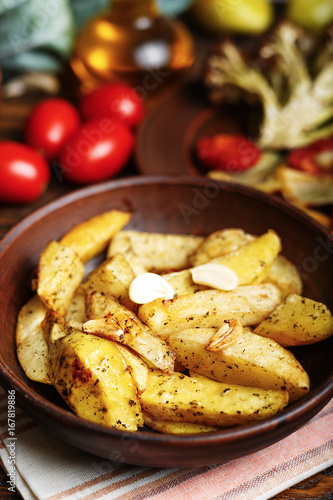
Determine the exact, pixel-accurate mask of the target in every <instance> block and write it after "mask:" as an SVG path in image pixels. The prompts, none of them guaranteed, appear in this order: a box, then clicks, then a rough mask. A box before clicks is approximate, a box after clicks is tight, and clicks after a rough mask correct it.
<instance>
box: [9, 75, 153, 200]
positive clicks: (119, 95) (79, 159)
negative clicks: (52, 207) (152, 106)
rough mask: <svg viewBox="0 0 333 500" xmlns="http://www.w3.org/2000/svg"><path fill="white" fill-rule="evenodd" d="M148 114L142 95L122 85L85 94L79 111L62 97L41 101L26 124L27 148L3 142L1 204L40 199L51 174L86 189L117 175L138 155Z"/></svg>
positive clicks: (10, 142) (100, 88) (25, 137)
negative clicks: (138, 137)
mask: <svg viewBox="0 0 333 500" xmlns="http://www.w3.org/2000/svg"><path fill="white" fill-rule="evenodd" d="M144 113H145V107H144V103H143V101H142V99H141V97H140V96H139V95H138V93H137V92H136V91H135V90H134V89H132V88H131V87H129V86H128V85H125V84H118V83H114V84H106V85H103V86H102V87H99V88H97V89H96V90H93V91H92V92H91V93H90V94H86V95H84V96H83V97H82V98H81V101H80V103H79V106H78V108H77V107H75V106H74V105H73V104H71V103H70V102H69V101H67V100H65V99H62V98H49V99H46V100H44V101H42V102H41V103H39V104H38V105H37V106H36V107H35V108H34V109H33V110H32V112H31V113H30V115H29V117H28V119H27V121H26V124H25V128H24V141H25V144H22V143H19V142H14V141H3V142H0V174H1V184H0V201H3V202H13V203H29V202H32V201H34V200H36V199H37V198H39V196H41V194H42V193H43V191H44V190H45V189H46V187H47V185H48V183H49V181H50V178H51V170H52V169H54V170H56V173H57V175H58V178H59V176H60V177H61V178H65V179H67V180H68V181H70V182H73V183H75V184H81V185H83V184H90V183H95V182H100V181H103V180H105V179H108V178H110V177H113V176H115V175H116V174H117V173H119V172H120V170H121V169H122V168H123V167H124V166H125V164H126V163H127V161H128V159H129V157H130V155H131V153H132V151H133V147H134V133H135V129H136V127H137V126H138V125H139V124H140V122H141V121H142V119H143V116H144Z"/></svg>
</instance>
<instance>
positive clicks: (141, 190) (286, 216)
mask: <svg viewBox="0 0 333 500" xmlns="http://www.w3.org/2000/svg"><path fill="white" fill-rule="evenodd" d="M111 208H117V209H122V210H131V212H132V213H133V216H132V220H131V222H130V227H131V228H133V229H139V230H147V231H159V232H166V231H169V232H175V233H188V234H192V233H194V234H207V233H209V232H211V231H214V230H217V229H220V228H224V227H242V228H244V229H245V230H246V231H249V232H251V233H255V234H260V233H262V232H264V231H266V230H267V229H268V228H273V229H275V230H276V231H277V232H278V233H279V235H280V236H281V238H282V245H283V253H284V254H285V256H286V257H288V258H289V259H290V260H291V261H292V262H294V264H295V265H296V266H297V267H298V268H299V270H300V271H301V273H302V275H303V279H304V295H306V296H309V297H312V298H313V299H316V300H321V301H323V302H326V303H327V305H328V306H329V307H330V309H331V310H332V309H333V296H332V288H331V285H332V275H333V259H332V248H333V238H332V235H330V234H329V233H328V232H327V231H326V230H325V229H323V228H322V227H321V226H320V225H318V224H317V223H316V222H314V221H313V220H310V219H309V218H308V217H307V216H305V215H303V214H302V213H301V212H299V211H297V210H296V209H293V208H291V207H290V206H289V205H287V204H285V203H284V202H281V201H279V200H277V199H275V198H272V197H268V196H266V195H264V194H261V193H259V192H257V191H254V190H251V189H249V188H245V187H241V186H235V185H228V184H224V183H216V182H213V181H207V180H206V179H204V178H193V177H188V178H183V179H181V178H177V179H170V178H168V177H155V178H154V177H145V176H142V177H136V178H127V179H124V180H119V181H116V182H112V181H111V182H108V183H105V184H102V185H96V186H92V187H89V188H85V189H82V190H79V191H76V192H74V193H72V194H70V195H67V196H65V197H63V198H60V199H58V200H56V201H55V202H52V203H51V204H49V205H47V206H44V207H43V208H42V209H40V210H38V211H37V212H35V213H33V214H32V215H30V216H29V217H27V218H26V219H24V220H23V221H22V222H20V223H19V224H18V225H17V226H16V227H15V228H14V229H12V230H11V231H10V233H8V235H7V236H6V237H5V238H4V240H3V241H2V243H1V246H0V269H1V274H0V300H1V315H0V334H1V353H0V381H1V383H2V385H3V386H4V388H5V389H9V388H11V389H15V391H16V399H17V403H18V405H19V406H20V407H22V409H23V410H25V411H26V412H27V413H28V414H29V415H30V416H31V417H32V418H33V419H34V420H36V421H37V422H38V423H39V424H40V425H41V426H43V427H44V428H46V429H47V430H48V431H50V432H52V433H54V434H55V435H56V436H58V437H59V438H60V439H62V440H64V441H66V442H67V443H70V444H71V445H73V446H75V447H77V448H79V449H82V450H85V451H87V452H90V453H92V454H95V455H97V456H100V457H104V458H110V454H111V453H115V452H118V453H119V456H120V457H121V461H123V462H125V463H130V464H139V465H145V466H154V467H192V466H193V467H194V466H202V465H211V464H216V463H222V462H225V461H227V460H231V459H234V458H237V457H240V456H243V455H246V454H249V453H252V452H255V451H257V450H259V449H262V448H264V447H266V446H268V445H270V444H272V443H274V442H276V441H279V440H280V439H282V438H284V437H285V436H287V435H289V434H290V433H292V432H294V431H295V430H296V429H298V428H299V427H300V426H302V425H304V424H305V423H306V422H307V421H308V420H309V419H311V418H312V417H313V416H314V415H316V413H317V412H318V411H319V410H320V409H321V408H322V407H323V406H324V405H325V404H326V403H327V402H328V401H329V400H330V398H331V397H332V396H333V367H332V357H333V338H331V339H329V340H327V341H324V342H322V343H318V344H317V345H313V346H305V347H302V348H299V349H294V352H295V354H296V355H297V357H298V358H299V360H300V362H301V363H302V364H303V365H304V367H305V369H306V370H307V371H308V373H309V375H310V379H311V392H310V393H309V394H308V395H307V396H305V397H304V398H303V399H302V400H300V401H298V402H297V403H295V404H293V405H291V406H290V407H288V408H287V409H286V410H284V411H283V412H282V413H281V414H279V415H278V416H276V417H274V418H271V419H269V420H267V421H265V422H261V423H258V424H253V425H252V424H251V425H247V426H244V427H239V428H234V429H225V430H223V431H220V432H215V433H211V434H203V435H195V436H168V435H162V434H157V433H154V432H149V431H139V432H136V433H133V434H132V433H131V434H129V433H126V432H125V431H120V430H113V429H109V428H106V427H103V426H100V425H97V424H94V423H90V422H88V421H85V420H83V419H81V418H78V417H76V416H75V415H74V414H73V413H71V412H70V411H69V410H68V409H67V408H66V406H65V405H64V404H63V403H62V400H61V398H60V397H59V396H58V394H57V393H56V391H55V390H54V389H53V388H52V387H49V386H45V385H43V384H37V383H33V382H31V381H29V380H28V379H27V378H26V377H25V375H24V374H23V372H22V370H21V368H20V366H19V364H18V361H17V358H16V354H15V339H14V336H15V322H16V317H17V314H18V311H19V309H20V307H21V306H22V305H23V304H24V303H25V301H26V300H27V299H28V298H29V296H30V294H31V292H30V278H31V274H32V272H33V270H34V269H35V266H36V264H37V262H38V258H39V254H40V252H41V250H42V249H43V248H44V246H45V245H46V244H47V242H48V241H49V240H50V239H58V238H60V237H61V235H62V234H63V233H64V232H66V231H68V230H69V229H70V228H71V227H72V226H73V225H74V224H77V223H79V222H81V221H83V220H85V219H87V218H88V217H91V216H93V215H96V214H98V213H101V212H103V211H105V210H109V209H111ZM113 456H114V455H113Z"/></svg>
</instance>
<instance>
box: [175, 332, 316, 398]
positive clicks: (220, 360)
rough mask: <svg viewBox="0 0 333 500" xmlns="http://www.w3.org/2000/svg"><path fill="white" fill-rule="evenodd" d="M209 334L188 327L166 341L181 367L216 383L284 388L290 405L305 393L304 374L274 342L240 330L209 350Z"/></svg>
mask: <svg viewBox="0 0 333 500" xmlns="http://www.w3.org/2000/svg"><path fill="white" fill-rule="evenodd" d="M213 335H214V331H212V330H211V329H209V328H206V329H200V328H199V329H198V328H191V329H189V330H183V331H181V332H178V333H176V334H174V335H171V336H170V337H169V338H168V340H167V341H168V344H169V345H170V347H171V348H172V350H173V351H174V352H175V353H176V359H177V360H178V361H179V362H180V363H181V364H182V365H184V366H186V368H188V369H189V370H193V371H194V372H197V373H199V374H201V375H204V376H206V377H208V378H211V379H213V380H217V381H218V382H227V383H231V384H239V385H246V386H252V387H261V388H263V389H287V391H288V393H289V401H290V402H294V401H296V400H298V399H300V398H301V397H302V396H304V395H305V394H307V393H308V391H309V387H310V381H309V377H308V375H307V373H306V371H305V370H304V368H303V367H302V366H301V364H300V363H299V362H298V361H297V359H296V358H295V356H294V355H293V354H292V353H291V352H290V351H287V350H286V349H284V348H283V347H281V346H280V345H279V344H278V343H277V342H274V340H271V339H266V338H263V337H260V336H259V335H255V334H254V333H251V332H248V331H244V330H243V332H242V333H241V334H240V335H238V336H237V338H236V339H235V340H234V341H233V342H230V343H229V344H227V345H226V346H225V347H223V344H222V345H221V348H220V349H218V350H215V351H212V350H208V347H207V346H208V344H209V342H210V340H211V338H212V336H213Z"/></svg>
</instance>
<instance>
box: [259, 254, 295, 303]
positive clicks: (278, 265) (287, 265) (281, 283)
mask: <svg viewBox="0 0 333 500" xmlns="http://www.w3.org/2000/svg"><path fill="white" fill-rule="evenodd" d="M265 281H266V282H267V283H273V284H274V285H275V286H277V287H278V289H279V290H280V291H281V298H284V297H286V296H287V295H289V294H290V293H297V294H299V295H300V294H301V293H302V291H303V282H302V278H301V275H300V274H299V272H298V271H297V269H296V266H294V264H292V263H291V262H290V261H289V260H288V259H286V258H285V257H284V256H283V255H278V256H277V257H276V259H275V260H274V261H273V264H272V266H271V268H270V270H269V273H268V276H267V278H266V280H265Z"/></svg>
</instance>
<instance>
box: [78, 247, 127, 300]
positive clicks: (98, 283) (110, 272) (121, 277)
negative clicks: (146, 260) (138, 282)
mask: <svg viewBox="0 0 333 500" xmlns="http://www.w3.org/2000/svg"><path fill="white" fill-rule="evenodd" d="M134 278H135V274H134V272H133V270H132V268H131V266H130V264H129V263H128V262H127V260H126V259H125V257H124V256H123V255H121V254H119V253H118V254H116V255H114V256H113V257H111V258H110V259H107V260H105V261H104V262H102V264H100V265H99V266H98V267H97V268H96V269H95V270H94V271H92V272H91V273H90V274H89V275H88V276H87V278H86V279H85V281H84V282H83V283H82V287H81V288H82V290H83V291H84V293H85V294H86V295H89V294H90V293H92V292H100V293H104V294H106V295H112V296H114V297H115V298H116V299H118V300H119V301H120V302H121V303H122V304H124V305H125V306H126V307H128V308H129V309H132V308H133V307H134V304H133V302H132V301H131V299H130V298H129V295H128V289H129V286H130V284H131V283H132V281H133V279H134Z"/></svg>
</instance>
